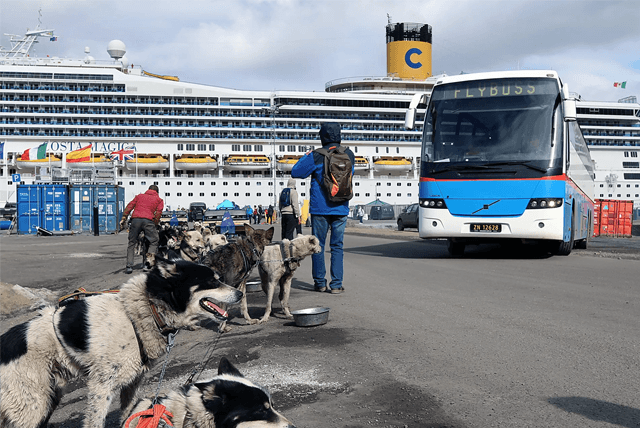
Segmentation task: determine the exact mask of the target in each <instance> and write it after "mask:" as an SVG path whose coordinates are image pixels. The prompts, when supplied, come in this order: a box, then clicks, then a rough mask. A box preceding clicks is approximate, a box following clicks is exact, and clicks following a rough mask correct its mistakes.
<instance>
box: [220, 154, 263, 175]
mask: <svg viewBox="0 0 640 428" xmlns="http://www.w3.org/2000/svg"><path fill="white" fill-rule="evenodd" d="M224 167H225V169H228V170H236V171H262V170H265V169H270V168H271V161H270V160H269V158H268V157H266V156H263V155H255V156H249V155H231V156H229V157H228V158H227V159H226V160H225V162H224Z"/></svg>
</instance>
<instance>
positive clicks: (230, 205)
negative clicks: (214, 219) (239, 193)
mask: <svg viewBox="0 0 640 428" xmlns="http://www.w3.org/2000/svg"><path fill="white" fill-rule="evenodd" d="M234 208H235V205H234V204H233V202H231V201H230V200H229V199H225V200H224V201H222V203H221V204H220V205H218V206H217V207H216V209H217V210H232V209H234Z"/></svg>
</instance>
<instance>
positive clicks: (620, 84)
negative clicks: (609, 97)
mask: <svg viewBox="0 0 640 428" xmlns="http://www.w3.org/2000/svg"><path fill="white" fill-rule="evenodd" d="M626 86H627V82H614V83H613V87H614V88H622V89H625V88H626Z"/></svg>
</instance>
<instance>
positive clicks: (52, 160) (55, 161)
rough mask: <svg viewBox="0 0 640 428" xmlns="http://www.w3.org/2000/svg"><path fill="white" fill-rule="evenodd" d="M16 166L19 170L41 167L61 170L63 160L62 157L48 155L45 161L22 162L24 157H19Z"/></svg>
mask: <svg viewBox="0 0 640 428" xmlns="http://www.w3.org/2000/svg"><path fill="white" fill-rule="evenodd" d="M16 166H17V167H18V169H29V168H39V167H48V166H52V167H53V166H55V167H58V168H60V167H61V166H62V159H61V158H60V156H55V155H48V156H47V157H46V158H44V159H34V160H22V157H19V158H18V159H17V160H16Z"/></svg>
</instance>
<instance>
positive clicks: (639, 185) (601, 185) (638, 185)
mask: <svg viewBox="0 0 640 428" xmlns="http://www.w3.org/2000/svg"><path fill="white" fill-rule="evenodd" d="M600 187H604V184H600ZM617 187H622V184H618V186H617ZM630 187H631V184H627V188H630ZM635 187H636V189H637V188H638V187H640V184H636V185H635Z"/></svg>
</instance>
